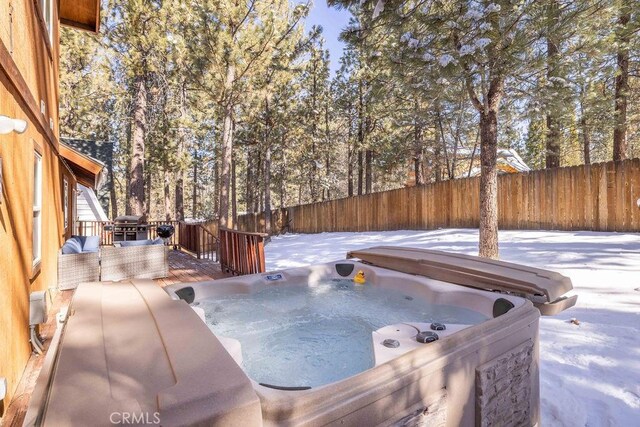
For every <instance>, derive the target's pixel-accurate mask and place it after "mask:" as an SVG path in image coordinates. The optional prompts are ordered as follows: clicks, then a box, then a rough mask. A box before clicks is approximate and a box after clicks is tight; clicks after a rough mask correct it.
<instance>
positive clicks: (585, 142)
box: [580, 106, 591, 165]
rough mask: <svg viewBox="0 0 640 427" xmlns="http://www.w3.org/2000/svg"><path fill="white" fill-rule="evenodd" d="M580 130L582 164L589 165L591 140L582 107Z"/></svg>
mask: <svg viewBox="0 0 640 427" xmlns="http://www.w3.org/2000/svg"><path fill="white" fill-rule="evenodd" d="M580 130H581V131H582V155H583V159H584V164H585V165H588V164H591V138H590V137H589V126H588V123H587V117H586V116H585V112H584V107H582V106H581V113H580Z"/></svg>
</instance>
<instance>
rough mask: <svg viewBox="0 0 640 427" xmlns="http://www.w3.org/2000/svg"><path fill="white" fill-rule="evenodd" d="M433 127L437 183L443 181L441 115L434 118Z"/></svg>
mask: <svg viewBox="0 0 640 427" xmlns="http://www.w3.org/2000/svg"><path fill="white" fill-rule="evenodd" d="M434 120H435V121H434V126H433V178H434V180H435V181H436V182H440V181H441V180H442V142H441V141H440V139H441V136H442V133H441V132H440V126H439V124H440V114H436V115H435V116H434Z"/></svg>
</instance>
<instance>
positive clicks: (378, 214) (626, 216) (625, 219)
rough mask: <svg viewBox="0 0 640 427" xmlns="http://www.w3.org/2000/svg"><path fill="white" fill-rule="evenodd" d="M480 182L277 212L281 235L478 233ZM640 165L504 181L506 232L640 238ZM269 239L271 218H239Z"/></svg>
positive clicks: (501, 212) (501, 197) (501, 200)
mask: <svg viewBox="0 0 640 427" xmlns="http://www.w3.org/2000/svg"><path fill="white" fill-rule="evenodd" d="M479 189H480V181H479V177H476V178H463V179H456V180H449V181H441V182H436V183H432V184H428V185H423V186H419V187H408V188H400V189H395V190H389V191H384V192H379V193H372V194H366V195H362V196H354V197H350V198H344V199H338V200H331V201H327V202H319V203H313V204H308V205H300V206H293V207H289V208H285V209H280V210H274V211H273V213H272V216H273V217H274V218H276V217H277V218H280V220H279V221H275V222H274V230H273V231H274V232H277V233H279V232H283V231H291V232H300V233H319V232H323V231H373V230H375V231H380V230H400V229H436V228H448V227H450V228H476V227H477V226H478V223H479V209H480V200H479ZM638 198H640V159H631V160H624V161H621V162H607V163H596V164H591V165H582V166H572V167H563V168H555V169H543V170H538V171H532V172H527V173H522V174H510V175H500V176H499V177H498V218H499V227H500V228H501V229H547V230H594V231H620V232H634V231H640V208H638V206H637V204H636V203H637V200H638ZM238 226H239V229H240V230H244V231H250V232H261V233H263V232H265V230H264V214H263V213H250V214H245V215H240V216H239V217H238Z"/></svg>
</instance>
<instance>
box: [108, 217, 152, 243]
mask: <svg viewBox="0 0 640 427" xmlns="http://www.w3.org/2000/svg"><path fill="white" fill-rule="evenodd" d="M149 227H150V226H149V224H145V223H144V219H143V217H141V216H135V215H126V216H119V217H117V218H116V219H115V220H113V231H112V232H113V241H114V242H124V241H130V240H146V239H148V238H149Z"/></svg>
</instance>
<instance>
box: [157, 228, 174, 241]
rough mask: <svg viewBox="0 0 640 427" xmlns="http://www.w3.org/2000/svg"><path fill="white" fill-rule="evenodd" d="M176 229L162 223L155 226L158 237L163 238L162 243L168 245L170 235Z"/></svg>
mask: <svg viewBox="0 0 640 427" xmlns="http://www.w3.org/2000/svg"><path fill="white" fill-rule="evenodd" d="M175 231H176V229H175V227H174V226H173V225H170V224H162V225H159V226H157V227H156V233H157V234H158V237H160V238H161V239H162V240H164V244H165V245H168V244H169V243H170V242H171V236H173V233H174V232H175Z"/></svg>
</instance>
